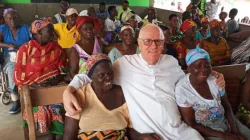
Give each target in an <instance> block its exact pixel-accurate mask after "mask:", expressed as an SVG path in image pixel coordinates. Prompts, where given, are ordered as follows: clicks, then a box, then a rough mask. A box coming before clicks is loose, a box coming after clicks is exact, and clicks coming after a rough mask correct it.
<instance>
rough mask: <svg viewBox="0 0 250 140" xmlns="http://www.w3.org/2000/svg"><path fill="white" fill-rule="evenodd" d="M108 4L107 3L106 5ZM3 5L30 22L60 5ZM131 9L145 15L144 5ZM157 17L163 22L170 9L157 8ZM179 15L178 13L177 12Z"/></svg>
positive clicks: (53, 11)
mask: <svg viewBox="0 0 250 140" xmlns="http://www.w3.org/2000/svg"><path fill="white" fill-rule="evenodd" d="M90 6H94V7H95V8H97V7H98V4H95V5H93V4H71V7H73V8H76V9H77V10H78V12H80V11H82V10H86V9H87V8H88V7H90ZM107 6H109V5H107ZM5 7H6V8H8V7H12V8H14V9H16V10H17V11H18V14H19V17H20V23H25V24H30V23H31V22H32V21H33V20H34V19H35V15H38V16H39V17H44V16H51V17H52V16H53V15H54V14H56V13H58V12H59V11H60V7H59V5H58V4H57V3H29V4H14V3H12V4H5ZM131 9H132V10H133V11H135V13H137V14H138V15H140V16H141V17H144V16H145V15H146V9H147V8H146V7H135V6H131ZM157 13H158V18H159V20H160V21H163V22H165V23H167V22H168V16H169V15H170V14H171V13H174V12H172V11H167V10H162V9H157ZM179 15H180V14H179Z"/></svg>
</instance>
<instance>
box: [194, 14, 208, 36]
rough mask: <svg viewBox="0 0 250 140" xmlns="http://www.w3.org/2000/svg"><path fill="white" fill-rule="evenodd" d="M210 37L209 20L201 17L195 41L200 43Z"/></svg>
mask: <svg viewBox="0 0 250 140" xmlns="http://www.w3.org/2000/svg"><path fill="white" fill-rule="evenodd" d="M210 36H211V32H210V28H209V20H208V18H207V17H203V18H202V19H201V29H200V30H198V31H197V32H196V37H195V39H196V40H199V41H202V40H204V39H207V38H209V37H210Z"/></svg>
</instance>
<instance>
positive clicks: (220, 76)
mask: <svg viewBox="0 0 250 140" xmlns="http://www.w3.org/2000/svg"><path fill="white" fill-rule="evenodd" d="M212 75H213V76H214V77H216V84H217V85H218V86H219V87H220V88H225V79H224V76H223V74H221V73H218V72H216V71H212Z"/></svg>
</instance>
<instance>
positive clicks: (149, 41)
mask: <svg viewBox="0 0 250 140" xmlns="http://www.w3.org/2000/svg"><path fill="white" fill-rule="evenodd" d="M139 39H141V40H142V41H143V44H144V45H145V46H151V45H152V43H153V42H155V45H156V46H161V45H163V43H164V40H160V39H156V40H152V39H142V38H139Z"/></svg>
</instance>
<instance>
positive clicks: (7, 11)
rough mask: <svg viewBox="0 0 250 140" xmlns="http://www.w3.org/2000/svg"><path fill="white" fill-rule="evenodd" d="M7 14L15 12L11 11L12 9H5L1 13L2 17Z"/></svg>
mask: <svg viewBox="0 0 250 140" xmlns="http://www.w3.org/2000/svg"><path fill="white" fill-rule="evenodd" d="M9 12H17V11H16V10H14V9H12V8H7V9H4V12H3V16H5V15H6V14H7V13H9Z"/></svg>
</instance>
